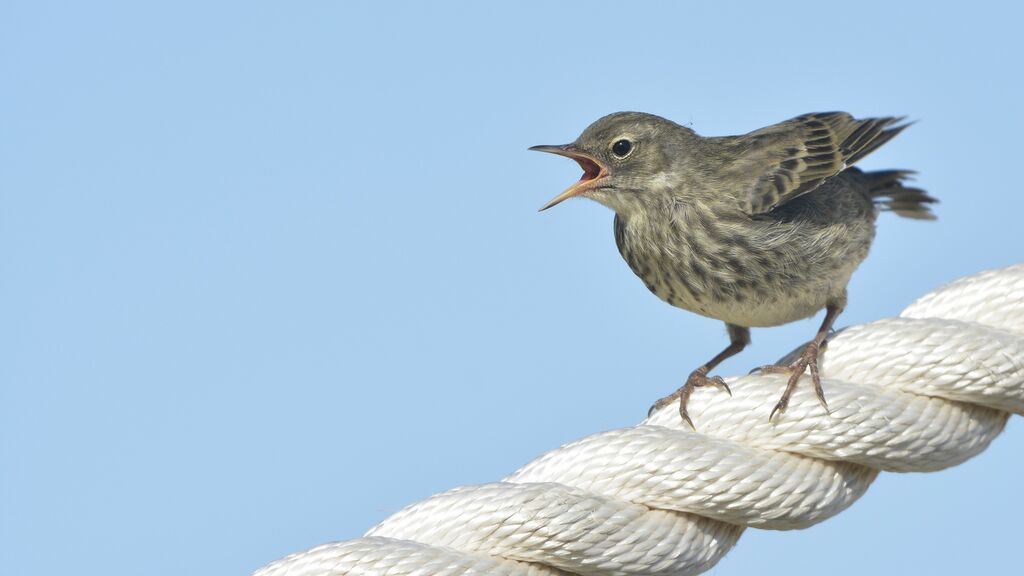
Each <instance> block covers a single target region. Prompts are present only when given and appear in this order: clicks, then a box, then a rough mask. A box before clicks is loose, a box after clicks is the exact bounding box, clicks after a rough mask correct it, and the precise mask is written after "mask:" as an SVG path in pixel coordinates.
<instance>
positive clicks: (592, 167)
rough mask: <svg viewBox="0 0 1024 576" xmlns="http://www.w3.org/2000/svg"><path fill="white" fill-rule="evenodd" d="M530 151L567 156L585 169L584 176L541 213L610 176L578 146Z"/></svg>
mask: <svg viewBox="0 0 1024 576" xmlns="http://www.w3.org/2000/svg"><path fill="white" fill-rule="evenodd" d="M530 150H536V151H538V152H547V153H549V154H558V155H559V156H565V157H566V158H572V159H573V160H575V161H576V163H577V164H579V165H580V168H583V176H580V179H579V181H578V182H576V183H575V184H573V185H572V186H569V187H568V188H566V189H565V192H562V193H561V194H559V195H558V196H555V197H554V198H552V199H551V201H550V202H548V203H547V204H545V205H544V206H543V207H542V208H541V209H540V211H541V212H543V211H545V210H547V209H548V208H551V207H552V206H554V205H556V204H560V203H562V202H563V201H565V200H568V199H569V198H572V197H573V196H579V195H580V194H583V193H584V192H586V191H587V190H590V189H592V188H593V187H594V183H595V182H597V181H598V180H601V179H602V178H604V177H606V176H607V175H608V171H607V170H605V167H604V166H603V165H602V164H601V163H600V162H598V161H597V159H595V158H594V157H592V156H590V155H589V154H584V153H583V152H581V151H579V150H578V149H577V148H576V146H574V145H572V144H565V145H563V146H531V147H530Z"/></svg>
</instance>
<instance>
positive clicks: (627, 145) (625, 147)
mask: <svg viewBox="0 0 1024 576" xmlns="http://www.w3.org/2000/svg"><path fill="white" fill-rule="evenodd" d="M632 151H633V143H632V142H630V141H629V140H626V139H625V138H623V139H622V140H618V141H617V142H615V144H612V154H615V155H616V156H618V157H619V158H625V157H626V156H629V153H630V152H632Z"/></svg>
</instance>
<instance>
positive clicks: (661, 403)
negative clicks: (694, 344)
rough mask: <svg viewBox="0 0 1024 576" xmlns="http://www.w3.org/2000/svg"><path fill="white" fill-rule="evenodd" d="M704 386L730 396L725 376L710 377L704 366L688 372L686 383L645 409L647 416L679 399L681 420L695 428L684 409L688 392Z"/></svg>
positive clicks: (688, 395) (687, 399)
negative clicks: (719, 390)
mask: <svg viewBox="0 0 1024 576" xmlns="http://www.w3.org/2000/svg"><path fill="white" fill-rule="evenodd" d="M705 386H715V387H716V388H721V389H722V390H725V392H726V393H728V394H729V396H732V390H731V389H730V388H729V385H728V384H726V382H725V378H722V377H721V376H713V377H711V378H709V377H708V375H707V369H706V368H698V369H697V370H694V371H693V372H691V373H690V376H689V377H688V378H687V379H686V384H683V386H682V387H681V388H679V390H676V391H675V392H673V393H671V394H669V395H668V396H665V397H664V398H662V399H660V400H658V401H657V402H655V403H654V404H653V405H652V406H651V408H650V409H649V410H648V411H647V417H648V418H650V417H651V416H652V415H653V414H654V413H655V412H657V411H658V410H661V409H662V408H664V407H665V406H668V405H669V404H671V403H672V402H674V401H676V400H677V399H678V400H679V417H680V418H682V420H683V422H686V423H687V424H688V425H689V426H690V428H693V429H694V430H696V427H695V426H694V425H693V420H691V419H690V414H689V412H688V411H687V409H686V406H687V404H688V403H689V401H690V394H692V393H693V390H694V388H703V387H705Z"/></svg>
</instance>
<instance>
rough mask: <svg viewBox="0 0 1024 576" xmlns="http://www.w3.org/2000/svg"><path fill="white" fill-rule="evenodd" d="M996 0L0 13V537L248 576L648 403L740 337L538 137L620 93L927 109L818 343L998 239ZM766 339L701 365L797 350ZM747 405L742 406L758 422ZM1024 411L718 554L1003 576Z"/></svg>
mask: <svg viewBox="0 0 1024 576" xmlns="http://www.w3.org/2000/svg"><path fill="white" fill-rule="evenodd" d="M1022 16H1024V14H1022V13H1021V8H1019V6H1017V5H1011V4H1009V3H1006V4H1005V5H1003V4H998V3H986V2H973V3H971V4H970V5H969V6H966V5H965V6H960V7H957V8H955V9H954V8H952V7H951V5H939V4H935V3H923V2H921V3H903V4H900V5H896V4H895V3H890V2H861V3H857V4H855V5H853V4H849V3H846V4H842V5H839V4H831V3H818V2H805V3H788V4H782V3H753V2H751V3H749V4H744V3H736V2H721V3H710V2H708V3H675V4H669V3H650V4H643V5H640V4H636V3H625V2H617V3H611V2H587V3H539V2H535V3H505V4H501V5H497V4H487V5H485V4H484V3H476V4H471V3H463V4H443V5H442V4H439V5H415V4H411V3H409V4H402V3H397V4H389V3H368V2H367V3H340V2H303V3H271V2H251V1H250V2H220V3H216V4H214V3H205V2H203V3H200V2H166V3H135V2H91V3H72V2H64V3H60V2H47V1H38V2H5V3H2V4H0V76H2V77H3V78H4V82H3V85H4V89H3V90H2V91H0V121H2V129H0V159H2V160H0V166H2V169H0V201H2V203H3V210H2V211H0V319H2V322H0V349H2V350H3V351H4V353H3V361H2V362H0V466H2V468H0V510H2V511H3V512H2V514H0V557H2V558H4V563H5V564H4V570H5V571H9V573H10V574H57V573H70V572H75V573H82V574H139V573H143V574H153V575H159V574H180V573H183V572H188V573H190V574H207V573H208V574H229V573H233V574H238V573H246V572H247V571H250V570H252V569H255V568H257V567H258V566H260V565H262V564H264V563H266V562H268V561H270V560H273V559H276V558H278V557H280V556H282V555H284V554H287V553H290V552H293V551H297V550H300V549H304V548H307V547H309V546H312V545H315V544H318V543H322V542H326V541H329V540H340V539H347V538H353V537H357V536H359V535H360V534H361V533H363V532H364V531H365V530H366V529H368V528H369V527H370V526H372V525H373V524H375V523H376V522H378V521H379V520H381V519H383V518H384V517H385V516H387V515H388V514H390V513H391V512H394V511H396V510H398V509H399V508H401V507H402V506H404V505H406V504H408V503H410V502H412V501H415V500H418V499H420V498H423V497H425V496H427V495H429V494H431V493H434V492H437V491H441V490H445V489H447V488H451V487H454V486H457V485H462V484H469V483H480V482H486V481H490V480H495V479H498V478H500V477H502V476H504V475H505V474H507V473H508V472H510V471H511V470H513V469H515V468H516V467H518V466H519V465H521V464H523V463H525V462H527V461H528V460H530V459H531V458H532V457H533V456H535V455H536V454H539V453H540V452H542V451H544V450H546V449H549V448H552V447H554V446H557V445H559V444H561V443H563V442H566V441H569V440H572V439H575V438H578V437H580V436H583V435H586V434H589V433H592V432H596V431H599V430H605V429H609V428H614V427H620V426H627V425H631V424H633V423H635V422H637V421H638V420H640V419H641V418H642V417H643V416H644V414H645V412H646V409H647V407H648V406H649V404H650V403H651V401H652V400H654V399H655V398H658V397H660V396H662V395H663V394H665V393H667V392H669V391H671V390H673V389H675V388H676V387H677V386H678V385H679V384H680V383H681V382H682V378H683V377H684V375H685V374H686V373H687V372H688V371H689V370H690V369H692V368H693V367H694V366H695V365H697V364H698V363H700V362H702V361H703V360H705V359H706V358H707V357H709V356H710V355H712V354H713V353H715V352H717V351H718V350H719V349H720V348H721V347H722V346H723V345H724V343H725V341H726V336H725V332H724V329H723V327H722V325H721V324H720V323H718V322H715V321H712V320H707V319H703V318H699V317H697V316H695V315H692V314H689V313H686V312H683V311H680V310H676V309H673V308H670V307H668V306H666V305H665V304H663V303H661V302H660V301H658V300H657V299H656V298H654V297H653V296H651V295H650V294H649V293H648V292H647V290H646V289H645V288H644V287H643V285H642V284H641V283H640V282H639V281H638V280H637V279H636V278H635V277H634V276H633V275H632V274H631V273H630V272H629V270H628V268H627V267H626V266H625V264H624V263H623V262H622V261H621V260H620V257H619V255H618V253H617V251H616V250H615V247H614V240H613V237H612V233H611V219H612V214H611V213H610V212H609V211H608V210H606V209H605V208H603V207H601V206H599V205H596V204H593V203H589V202H585V201H574V202H568V203H566V204H564V205H561V206H559V207H558V208H556V209H553V210H550V211H548V212H545V213H543V214H538V213H537V212H536V210H537V208H538V207H539V206H540V205H541V204H542V203H543V202H545V201H546V200H548V199H549V198H551V197H552V196H553V195H554V194H556V193H557V192H559V191H561V190H562V189H563V188H564V187H565V186H567V185H568V184H569V183H570V182H571V181H573V180H575V179H576V178H577V177H578V175H579V170H578V168H577V167H576V166H575V165H574V164H573V163H571V162H569V161H565V160H560V159H556V158H552V157H548V156H544V155H540V154H536V153H531V152H527V151H526V148H527V147H528V146H530V145H533V144H548V143H562V142H567V141H570V140H572V139H573V138H575V137H576V135H577V134H578V133H579V132H580V131H581V130H582V129H583V128H584V127H586V125H587V124H589V123H590V122H591V121H593V120H594V119H596V118H598V117H599V116H601V115H604V114H606V113H609V112H613V111H617V110H642V111H647V112H652V113H657V114H661V115H663V116H666V117H669V118H672V119H674V120H676V121H678V122H681V123H689V124H691V125H692V127H693V128H694V129H696V130H697V131H698V132H700V133H702V134H708V135H720V134H735V133H742V132H746V131H749V130H752V129H755V128H758V127H761V126H763V125H767V124H770V123H773V122H777V121H780V120H783V119H786V118H789V117H791V116H795V115H797V114H800V113H804V112H810V111H822V110H832V109H839V110H847V111H849V112H852V113H854V114H855V115H858V116H870V115H893V114H906V115H909V116H910V117H911V118H913V119H917V120H919V122H918V123H917V124H915V125H914V126H913V127H912V128H911V129H909V130H907V131H906V132H905V133H904V134H902V135H901V136H900V137H899V138H898V139H896V140H895V141H893V142H892V143H890V144H888V145H887V146H886V147H885V148H884V149H882V150H881V151H879V152H878V153H876V154H874V155H872V156H871V157H870V158H869V159H867V160H866V161H865V162H864V163H863V166H864V167H866V168H890V167H897V168H911V169H915V170H918V171H919V175H918V184H919V185H920V186H922V187H923V188H926V189H927V190H928V191H929V192H930V193H932V194H933V195H935V196H937V197H939V198H940V199H941V200H942V204H940V205H939V206H938V207H937V212H938V216H939V220H938V221H937V222H925V223H922V222H914V221H908V220H905V219H899V218H896V217H895V216H892V215H883V216H882V217H881V218H880V221H879V234H878V238H877V241H876V243H875V246H874V248H873V250H872V254H871V255H870V257H869V258H868V260H867V261H866V262H865V264H864V265H863V266H862V267H861V269H860V270H859V271H858V272H857V274H856V275H855V276H854V278H853V281H852V283H851V285H850V304H849V307H848V309H847V311H846V313H845V314H844V315H843V316H842V317H841V318H840V320H839V323H838V325H840V326H842V325H847V324H853V323H859V322H865V321H869V320H872V319H875V318H879V317H883V316H889V315H894V314H896V313H898V312H899V310H900V309H901V308H902V307H904V306H905V305H906V304H908V303H910V302H911V301H912V300H913V299H914V298H916V297H917V296H919V295H920V294H923V293H924V292H927V291H928V290H930V289H932V288H933V287H935V286H937V285H939V284H940V283H942V282H944V281H948V280H950V279H953V278H956V277H958V276H962V275H965V274H970V273H973V272H977V271H979V270H982V269H986V268H991V267H996V266H1003V265H1007V264H1010V263H1014V262H1019V261H1021V260H1022V259H1024V258H1022V256H1024V254H1022V252H1024V250H1022V248H1021V246H1022V243H1021V242H1020V233H1019V227H1020V223H1019V220H1020V214H1021V213H1022V211H1024V194H1022V193H1021V185H1020V176H1019V166H1020V160H1019V154H1020V134H1022V133H1024V122H1022V114H1021V106H1020V103H1021V102H1022V101H1024V84H1022V80H1021V75H1020V73H1019V63H1020V60H1021V57H1022V56H1024V40H1022V39H1021V35H1020V33H1019V29H1018V28H1019V23H1020V21H1021V17H1022ZM817 322H819V319H814V320H808V321H804V322H800V323H796V324H793V325H789V326H785V327H780V328H773V329H760V330H755V331H754V332H753V342H754V345H753V346H752V347H751V348H749V349H748V350H747V351H746V352H745V353H743V354H742V355H740V356H739V357H737V358H735V359H733V360H730V361H728V362H727V363H726V364H724V366H723V368H722V373H724V374H733V373H740V372H746V371H747V370H748V369H749V368H751V367H752V366H755V365H759V364H764V363H766V362H769V361H771V360H774V359H775V358H777V357H779V356H780V355H781V354H783V353H785V352H787V351H789V350H790V349H792V348H793V347H794V346H795V345H796V344H797V343H799V342H803V341H805V340H806V339H807V338H808V337H809V336H810V335H811V334H812V333H813V331H814V329H815V327H816V324H817ZM763 416H764V415H757V414H753V415H751V417H757V418H760V417H763ZM1022 451H1024V430H1022V428H1021V424H1020V421H1019V419H1018V418H1014V419H1012V420H1011V421H1010V423H1009V425H1008V427H1007V429H1006V432H1005V433H1004V434H1003V436H1001V437H1000V438H998V439H997V440H996V441H995V442H994V443H993V445H992V446H991V447H990V449H989V450H988V451H987V452H986V453H984V454H982V455H981V456H978V457H977V458H975V459H973V460H971V461H969V462H968V463H966V464H964V465H962V466H960V467H958V468H955V469H951V470H947V471H943V472H940V473H935V474H926V475H924V474H911V475H893V474H885V475H882V476H881V477H880V478H879V480H878V481H877V482H876V484H875V485H874V486H873V487H872V489H871V490H870V491H869V492H868V494H867V495H866V496H865V497H864V498H863V499H862V500H861V501H860V502H858V503H857V504H856V505H854V506H853V507H852V508H851V509H850V510H848V511H847V512H845V513H844V514H842V515H840V516H838V517H836V518H834V519H832V520H829V521H828V522H825V523H824V524H822V525H819V526H816V527H814V528H812V529H810V530H806V531H800V532H764V531H755V530H751V531H748V532H747V533H746V534H745V535H744V537H743V538H742V539H741V541H740V544H739V546H738V547H737V548H736V549H735V550H734V551H733V552H732V553H730V555H729V556H727V557H726V558H725V559H724V560H723V561H722V562H721V563H720V564H719V565H718V566H717V567H716V568H715V569H714V572H713V573H714V574H719V575H730V574H750V573H752V572H755V571H756V572H757V573H758V574H760V575H762V576H766V575H770V574H787V575H792V574H818V573H821V571H822V570H826V571H828V572H829V573H830V574H832V575H834V576H836V575H842V574H862V573H866V572H880V573H898V572H914V573H926V572H927V573H931V574H936V575H941V574H961V573H964V572H965V571H968V570H970V571H977V572H986V571H992V572H1006V569H1007V568H1008V567H1010V566H1015V565H1018V564H1019V554H1018V550H1017V548H1018V547H1019V534H1020V528H1019V526H1018V525H1017V520H1018V519H1019V517H1020V516H1021V515H1022V514H1024V505H1022V504H1021V501H1020V497H1019V485H1020V477H1021V474H1022V472H1024V464H1022V463H1021V459H1020V454H1021V453H1022Z"/></svg>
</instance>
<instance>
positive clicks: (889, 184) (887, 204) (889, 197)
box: [863, 170, 939, 220]
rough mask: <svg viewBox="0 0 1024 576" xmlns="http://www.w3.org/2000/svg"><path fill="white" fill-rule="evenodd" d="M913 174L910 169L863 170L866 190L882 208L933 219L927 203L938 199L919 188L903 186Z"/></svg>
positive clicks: (900, 213) (933, 216) (918, 217)
mask: <svg viewBox="0 0 1024 576" xmlns="http://www.w3.org/2000/svg"><path fill="white" fill-rule="evenodd" d="M913 174H915V172H914V171H912V170H881V171H877V172H864V173H863V175H864V178H865V180H866V183H867V186H868V192H869V193H870V194H871V198H872V200H874V201H875V202H876V203H877V204H878V205H879V207H880V208H881V209H882V210H886V211H891V212H895V213H896V214H898V215H900V216H903V217H904V218H914V219H917V220H935V214H933V213H932V211H931V207H930V206H929V204H934V203H936V202H938V201H939V200H938V199H937V198H934V197H932V196H929V195H928V193H927V192H925V191H924V190H922V189H920V188H913V187H910V186H904V185H903V183H904V182H905V181H907V180H910V179H911V177H912V176H913Z"/></svg>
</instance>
